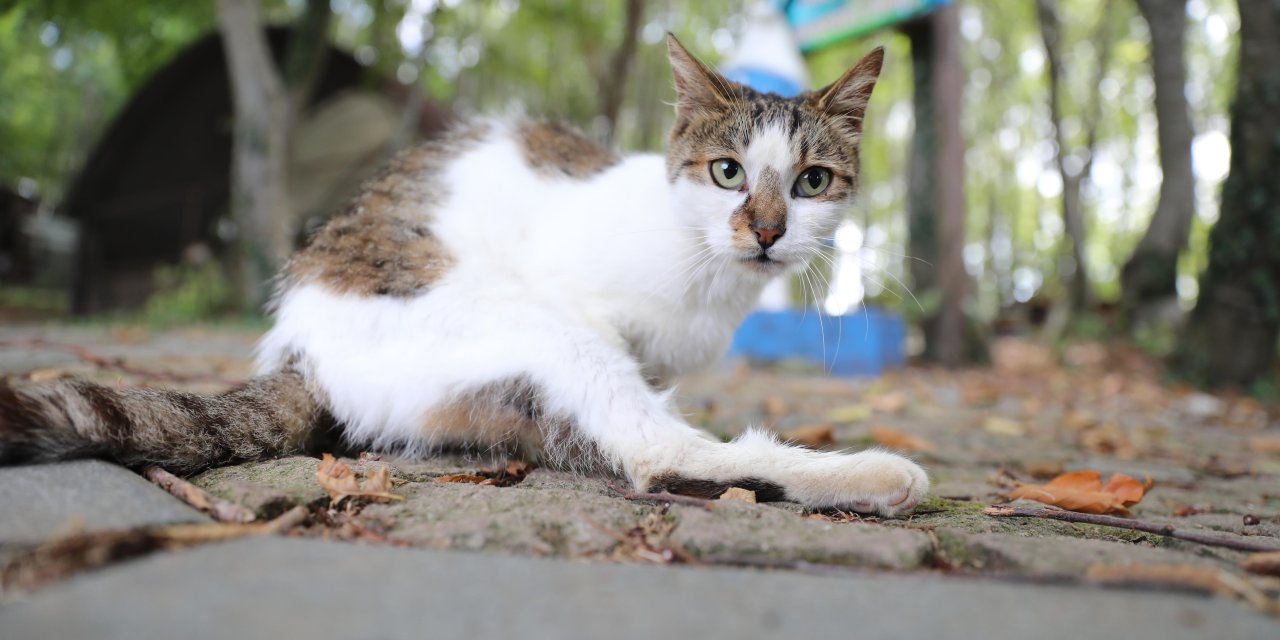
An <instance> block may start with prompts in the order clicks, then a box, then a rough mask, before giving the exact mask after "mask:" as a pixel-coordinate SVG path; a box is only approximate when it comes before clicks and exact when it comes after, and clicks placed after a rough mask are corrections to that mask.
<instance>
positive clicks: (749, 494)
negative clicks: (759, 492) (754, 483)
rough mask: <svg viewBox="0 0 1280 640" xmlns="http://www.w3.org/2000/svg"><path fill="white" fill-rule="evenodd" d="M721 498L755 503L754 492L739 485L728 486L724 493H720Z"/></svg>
mask: <svg viewBox="0 0 1280 640" xmlns="http://www.w3.org/2000/svg"><path fill="white" fill-rule="evenodd" d="M720 499H721V500H737V501H739V502H750V503H751V504H755V503H756V492H754V491H751V490H750V489H743V488H741V487H729V488H728V489H725V491H724V493H722V494H720Z"/></svg>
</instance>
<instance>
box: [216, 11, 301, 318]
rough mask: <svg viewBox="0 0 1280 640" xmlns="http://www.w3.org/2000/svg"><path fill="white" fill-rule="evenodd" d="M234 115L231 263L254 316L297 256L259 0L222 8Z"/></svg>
mask: <svg viewBox="0 0 1280 640" xmlns="http://www.w3.org/2000/svg"><path fill="white" fill-rule="evenodd" d="M218 23H219V25H220V26H221V30H222V39H223V48H224V49H225V51H226V56H227V68H228V70H229V72H230V74H231V95H232V103H233V106H234V112H235V135H234V139H233V140H234V142H233V144H232V169H231V172H232V173H231V215H232V219H233V220H235V222H236V225H237V226H238V228H239V233H238V236H237V242H236V248H235V257H234V263H233V265H232V271H233V272H234V273H235V280H236V282H235V285H236V288H237V292H238V294H239V303H240V306H241V308H242V310H244V311H246V312H253V311H257V310H258V309H259V308H260V307H261V305H262V304H263V303H264V302H265V301H266V300H267V296H268V295H269V291H268V289H267V280H268V279H269V278H271V277H272V276H273V275H275V273H276V271H277V270H278V269H279V267H280V266H281V265H282V264H284V261H285V260H286V259H287V258H288V257H289V252H290V251H291V250H292V237H293V234H292V225H291V224H290V210H289V189H288V184H287V183H286V179H287V176H288V170H287V169H288V165H287V163H288V149H289V128H290V125H291V123H290V115H291V114H290V111H291V110H290V107H289V95H288V93H287V91H286V89H285V85H284V80H283V79H282V78H281V77H280V74H279V72H278V71H277V69H276V65H275V61H274V60H273V59H272V57H271V49H270V47H269V46H268V45H267V40H266V35H265V33H264V32H263V30H262V23H261V20H260V18H259V15H258V2H257V0H218Z"/></svg>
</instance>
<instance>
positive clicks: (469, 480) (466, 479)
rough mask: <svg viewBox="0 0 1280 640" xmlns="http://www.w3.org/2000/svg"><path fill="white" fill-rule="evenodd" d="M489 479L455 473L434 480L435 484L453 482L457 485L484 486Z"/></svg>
mask: <svg viewBox="0 0 1280 640" xmlns="http://www.w3.org/2000/svg"><path fill="white" fill-rule="evenodd" d="M489 480H490V479H489V478H486V477H484V476H473V475H471V474H467V473H455V474H452V475H447V476H440V477H439V478H436V482H453V483H457V484H484V483H486V482H488V481H489Z"/></svg>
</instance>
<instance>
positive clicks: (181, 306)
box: [141, 260, 236, 327]
mask: <svg viewBox="0 0 1280 640" xmlns="http://www.w3.org/2000/svg"><path fill="white" fill-rule="evenodd" d="M155 283H156V287H157V291H156V293H154V294H152V296H151V297H150V298H148V299H147V304H146V307H144V308H143V310H142V315H141V319H142V320H143V321H144V322H146V323H147V324H150V325H155V326H166V327H167V326H175V325H183V324H192V323H197V322H203V321H207V320H215V319H219V318H226V317H228V316H230V315H232V314H233V313H234V312H235V308H236V307H235V300H234V298H233V296H232V290H231V283H230V282H229V281H228V280H227V276H226V272H225V270H224V269H223V268H222V266H221V265H219V264H218V263H217V262H216V261H213V260H209V261H206V262H204V263H202V264H199V265H186V264H183V265H175V266H166V267H160V268H158V269H156V271H155Z"/></svg>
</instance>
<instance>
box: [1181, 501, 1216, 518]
mask: <svg viewBox="0 0 1280 640" xmlns="http://www.w3.org/2000/svg"><path fill="white" fill-rule="evenodd" d="M1208 512H1209V507H1205V506H1201V505H1198V504H1184V505H1180V506H1179V507H1178V508H1176V509H1174V510H1173V515H1174V516H1175V517H1178V518H1185V517H1187V516H1194V515H1197V514H1201V513H1208Z"/></svg>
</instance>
